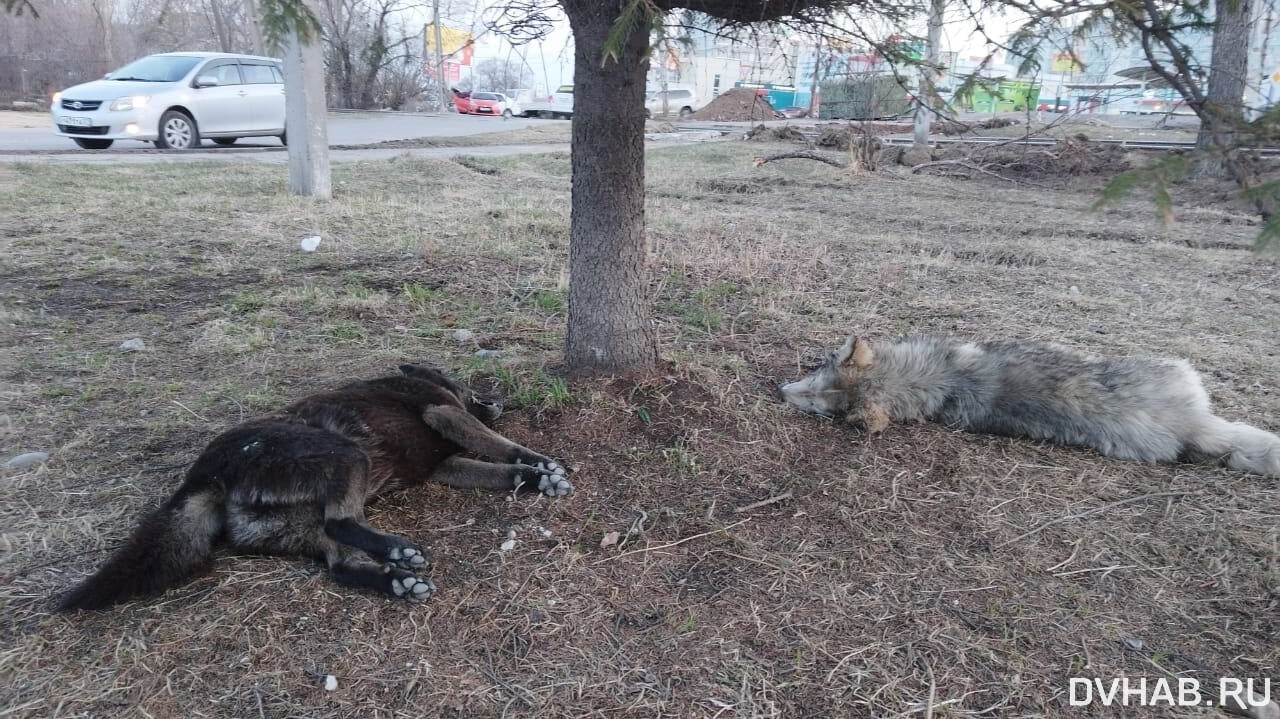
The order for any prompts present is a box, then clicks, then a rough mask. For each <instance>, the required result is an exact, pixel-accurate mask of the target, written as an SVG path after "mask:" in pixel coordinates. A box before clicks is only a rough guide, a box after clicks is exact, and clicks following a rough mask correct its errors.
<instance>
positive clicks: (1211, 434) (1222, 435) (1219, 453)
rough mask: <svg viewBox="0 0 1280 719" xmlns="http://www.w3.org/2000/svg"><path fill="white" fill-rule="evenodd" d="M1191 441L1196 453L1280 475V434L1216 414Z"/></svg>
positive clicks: (1246, 469) (1247, 469)
mask: <svg viewBox="0 0 1280 719" xmlns="http://www.w3.org/2000/svg"><path fill="white" fill-rule="evenodd" d="M1188 444H1189V447H1190V449H1192V450H1193V452H1194V453H1195V454H1197V455H1199V456H1202V457H1205V458H1210V459H1216V460H1218V461H1220V462H1222V463H1223V464H1225V465H1226V466H1228V467H1230V468H1231V469H1235V470H1239V471H1241V472H1252V473H1254V474H1261V475H1263V476H1267V477H1277V478H1280V437H1277V436H1276V435H1274V434H1272V433H1270V432H1268V431H1266V430H1264V429H1258V428H1257V427H1254V426H1253V425H1248V424H1245V423H1243V422H1229V421H1227V420H1225V419H1222V418H1221V417H1213V418H1212V421H1211V422H1210V423H1209V424H1207V425H1206V426H1205V427H1203V428H1202V430H1201V432H1200V433H1199V434H1198V435H1197V436H1195V437H1192V438H1191V440H1190V442H1189V443H1188Z"/></svg>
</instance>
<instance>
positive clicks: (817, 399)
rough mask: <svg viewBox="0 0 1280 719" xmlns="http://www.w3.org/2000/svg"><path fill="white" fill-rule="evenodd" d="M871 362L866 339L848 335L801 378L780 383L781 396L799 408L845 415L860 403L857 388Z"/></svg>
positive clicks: (872, 359) (855, 412) (850, 412)
mask: <svg viewBox="0 0 1280 719" xmlns="http://www.w3.org/2000/svg"><path fill="white" fill-rule="evenodd" d="M874 363H875V353H874V352H872V351H871V345H870V344H868V343H867V341H866V340H863V339H859V338H858V337H854V336H852V335H851V336H850V337H849V339H847V340H845V343H844V344H842V345H840V348H839V349H837V350H836V351H835V352H832V353H831V354H829V355H827V361H826V362H825V363H824V364H823V365H822V366H821V367H819V368H818V369H817V370H815V371H814V372H813V373H812V374H810V375H809V376H808V377H805V378H804V379H800V380H796V381H795V382H790V383H788V384H784V385H782V399H783V401H785V402H786V403H787V404H789V405H791V406H792V407H795V408H796V409H798V410H801V411H803V412H809V413H812V414H820V415H822V416H823V417H833V418H836V419H845V418H847V417H849V415H850V414H859V413H858V412H857V411H856V410H857V409H858V407H859V406H860V405H861V404H863V402H862V399H861V396H860V393H859V391H858V382H859V380H860V379H861V378H862V375H863V374H865V373H866V371H867V370H868V369H870V368H871V366H872V365H873V364H874Z"/></svg>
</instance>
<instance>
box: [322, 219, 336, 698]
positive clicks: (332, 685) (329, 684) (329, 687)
mask: <svg viewBox="0 0 1280 719" xmlns="http://www.w3.org/2000/svg"><path fill="white" fill-rule="evenodd" d="M317 239H319V238H317ZM337 688H338V678H337V677H335V676H334V675H332V674H329V675H326V676H325V678H324V690H325V691H327V692H331V691H333V690H334V689H337Z"/></svg>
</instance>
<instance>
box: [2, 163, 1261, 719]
mask: <svg viewBox="0 0 1280 719" xmlns="http://www.w3.org/2000/svg"><path fill="white" fill-rule="evenodd" d="M765 149H768V148H765ZM761 150H762V148H761V146H760V145H758V144H752V145H744V144H736V143H716V144H711V145H704V146H697V147H685V148H675V149H669V150H663V151H658V152H652V153H651V154H650V158H649V170H648V186H649V190H650V192H649V203H648V226H649V236H650V238H651V240H652V246H653V253H652V257H653V266H652V269H651V274H652V278H653V285H652V296H653V305H654V308H655V312H656V319H657V322H658V326H659V330H660V337H661V342H662V353H663V355H664V357H665V358H666V359H667V360H668V361H669V365H668V366H667V367H666V368H665V369H664V371H662V372H661V373H659V375H658V376H657V377H655V378H653V379H651V380H649V381H645V382H638V383H637V382H622V381H617V380H615V381H595V382H581V383H570V384H568V385H567V386H566V385H565V384H564V383H563V382H561V381H560V380H559V379H558V378H557V375H556V371H557V368H556V364H555V363H556V362H557V359H558V356H559V352H560V346H561V341H562V337H563V332H564V321H565V307H564V304H565V298H566V292H565V288H566V285H567V277H566V261H567V259H566V258H567V247H566V238H567V235H568V213H569V193H568V176H569V160H568V157H567V155H565V154H563V153H560V154H550V155H541V156H526V157H508V158H496V159H494V158H488V159H484V160H466V161H465V162H457V161H416V160H410V159H404V158H400V159H397V160H394V161H390V162H375V163H362V164H350V165H341V166H338V167H337V168H336V169H335V173H334V174H335V178H334V179H335V187H336V198H335V199H334V200H333V201H332V202H329V203H324V204H315V203H312V202H309V201H306V200H302V199H297V198H293V197H291V196H290V195H289V194H288V192H287V190H286V186H285V182H284V171H283V169H281V168H278V167H266V166H258V165H245V166H237V165H229V164H210V165H187V164H184V165H163V164H162V165H149V166H144V165H135V166H121V167H104V166H93V167H87V166H70V165H61V166H56V167H46V166H41V165H35V164H32V165H9V166H2V167H0V323H2V324H3V332H0V353H2V354H0V398H2V399H3V403H4V406H3V407H2V408H0V457H3V458H6V459H7V458H9V457H11V456H13V455H16V454H18V453H20V452H25V451H30V450H44V451H48V452H49V453H50V454H51V455H52V457H51V459H50V460H49V462H48V463H46V464H44V465H43V466H40V467H38V468H31V469H25V470H21V471H15V470H11V469H10V470H0V472H4V474H3V475H0V533H2V534H0V716H2V717H41V718H47V717H155V718H161V717H200V716H204V717H247V718H249V719H253V718H254V717H261V718H264V719H265V718H268V717H275V718H283V717H370V718H372V717H386V718H388V719H389V718H391V717H514V716H524V717H548V718H558V717H588V716H593V717H605V716H608V717H619V716H629V717H659V716H666V717H720V718H722V719H730V718H731V717H872V716H874V717H926V716H935V717H942V716H948V717H962V716H963V717H970V716H974V717H976V716H984V717H1035V716H1053V717H1080V716H1115V715H1117V710H1116V709H1114V708H1113V709H1104V708H1102V707H1100V706H1097V705H1095V706H1092V707H1085V708H1075V707H1070V706H1068V704H1067V697H1066V689H1067V678H1068V677H1070V676H1076V675H1083V676H1096V677H1102V678H1111V677H1116V676H1130V677H1135V678H1136V677H1148V678H1152V679H1154V678H1156V677H1162V676H1167V675H1168V674H1169V673H1173V674H1179V675H1181V674H1185V675H1188V676H1194V677H1197V678H1199V679H1201V680H1203V681H1205V682H1209V681H1215V682H1216V680H1217V678H1218V677H1220V676H1234V677H1253V678H1264V677H1272V678H1276V677H1277V675H1278V674H1280V642H1278V640H1277V637H1280V534H1278V531H1280V530H1278V529H1277V527H1278V525H1280V521H1278V519H1280V514H1278V513H1277V506H1280V501H1278V500H1280V491H1278V489H1277V488H1278V486H1280V483H1278V482H1277V481H1276V480H1265V479H1261V478H1258V477H1250V476H1244V475H1240V474H1233V473H1229V472H1226V471H1224V470H1220V469H1217V468H1213V467H1201V466H1192V465H1171V466H1146V465H1141V464H1135V463H1131V462H1123V461H1117V460H1109V459H1103V458H1100V457H1098V456H1096V455H1094V454H1091V453H1090V452H1086V451H1080V450H1074V449H1064V448H1058V447H1052V446H1047V445H1042V444H1037V443H1034V442H1030V441H1024V440H1019V439H1010V438H999V437H987V436H979V435H970V434H962V433H957V432H952V431H948V430H946V429H944V428H942V427H939V426H936V425H923V426H897V427H893V428H891V429H890V431H889V432H887V433H886V434H885V435H883V436H881V437H878V438H867V437H865V436H862V435H860V434H858V433H856V432H854V431H852V430H850V429H848V428H846V427H841V426H837V425H834V424H832V423H830V422H827V421H825V420H820V419H817V418H814V417H809V416H804V415H800V414H798V413H796V412H794V411H789V410H787V409H785V408H783V407H782V406H780V405H779V403H778V402H777V400H776V398H775V396H774V389H773V388H774V387H775V386H776V383H777V382H779V381H780V380H785V379H790V378H794V377H796V376H797V375H798V374H800V373H801V372H802V371H803V370H804V368H805V367H806V366H809V365H810V364H811V363H812V362H814V361H815V360H816V359H817V358H819V357H820V356H821V354H822V353H823V351H824V350H826V349H829V348H830V347H831V346H832V345H833V344H835V343H836V342H837V341H838V340H839V339H840V338H841V336H842V335H843V334H844V333H847V332H849V331H852V330H857V331H859V332H862V333H865V334H868V335H870V336H873V337H879V338H889V337H892V336H894V335H897V334H899V333H904V332H924V331H938V332H954V333H960V334H963V335H966V336H970V337H977V338H987V337H1003V336H1013V337H1022V338H1029V339H1043V340H1055V341H1059V342H1063V343H1066V344H1068V345H1071V346H1074V347H1079V348H1083V349H1088V350H1093V351H1098V352H1110V353H1139V352H1141V353H1159V354H1172V355H1180V356H1184V357H1187V358H1189V359H1190V360H1191V361H1192V362H1193V363H1194V364H1195V365H1196V366H1198V367H1199V368H1200V369H1201V371H1202V372H1203V374H1204V376H1205V381H1206V384H1207V385H1208V386H1209V388H1210V390H1211V392H1212V394H1213V396H1214V400H1215V402H1216V403H1217V404H1218V406H1219V408H1220V411H1221V412H1222V414H1224V415H1226V416H1227V417H1230V418H1232V419H1241V420H1248V421H1250V422H1252V423H1254V424H1258V425H1260V426H1264V427H1269V428H1271V429H1272V430H1275V429H1280V372H1278V371H1277V370H1278V369H1280V361H1278V359H1277V344H1278V341H1280V262H1278V261H1277V259H1276V258H1275V257H1274V256H1260V255H1257V254H1254V253H1252V252H1250V251H1249V250H1248V248H1249V246H1250V244H1251V242H1252V239H1253V236H1254V233H1255V231H1256V227H1255V226H1252V225H1251V224H1250V222H1249V218H1248V217H1246V216H1244V215H1241V214H1237V213H1236V212H1235V211H1233V210H1231V209H1224V208H1219V207H1214V206H1211V205H1207V204H1205V203H1203V202H1201V203H1200V204H1199V205H1197V206H1195V207H1189V208H1186V209H1182V210H1180V211H1179V214H1178V218H1177V221H1176V223H1174V224H1173V225H1171V226H1169V227H1167V228H1162V227H1160V226H1158V225H1156V224H1154V222H1153V218H1154V215H1155V213H1154V212H1153V210H1152V208H1151V206H1149V205H1145V204H1142V203H1140V202H1137V201H1135V203H1134V204H1126V205H1122V206H1120V207H1118V208H1115V209H1109V210H1106V211H1103V212H1100V213H1091V212H1089V211H1088V207H1089V205H1090V204H1091V202H1092V201H1093V199H1094V197H1095V193H1094V189H1095V185H1096V182H1095V181H1094V180H1087V181H1081V182H1078V183H1076V186H1075V187H1073V188H1066V189H1061V190H1058V191H1048V190H1045V189H1040V188H1030V189H1020V188H1015V187H1011V186H1009V185H1007V184H1002V183H999V182H998V181H996V180H992V181H991V182H986V181H983V182H976V181H975V182H965V181H959V180H948V179H942V178H933V177H922V176H909V175H905V174H893V173H882V174H876V175H852V176H851V175H847V174H844V173H842V172H841V171H839V170H835V169H833V168H829V167H826V166H820V165H816V164H814V163H805V162H796V161H793V162H790V163H788V162H779V163H773V164H770V165H767V166H765V167H763V168H760V169H752V168H751V163H750V160H751V157H752V156H753V155H755V154H758V153H759V152H761ZM491 170H496V173H493V174H486V173H489V171H491ZM1199 192H1200V191H1199V189H1197V188H1188V189H1187V190H1186V191H1185V192H1184V194H1186V195H1188V196H1190V197H1195V196H1197V194H1198V193H1199ZM310 234H319V235H320V236H321V237H322V238H323V241H322V243H321V245H320V248H319V251H317V252H315V253H312V254H308V253H304V252H302V251H300V250H299V249H298V240H299V238H300V237H303V236H306V235H310ZM1073 287H1074V288H1077V289H1078V292H1076V291H1073V289H1072V288H1073ZM454 328H468V329H471V330H473V331H474V332H475V340H474V341H472V342H469V343H466V344H460V343H457V342H455V341H453V339H452V338H451V332H452V329H454ZM134 337H139V338H142V339H143V340H144V341H145V342H146V349H145V350H143V351H141V352H134V353H128V352H123V351H121V350H120V349H119V345H120V344H121V342H123V341H125V340H127V339H130V338H134ZM477 348H489V349H498V350H501V351H502V353H503V354H502V357H501V358H500V359H499V360H492V359H485V360H478V359H476V358H475V357H474V352H475V350H476V349H477ZM406 360H408V361H430V362H436V363H439V364H441V365H444V366H447V367H450V368H452V369H453V370H454V371H455V372H457V373H459V374H461V375H462V376H464V377H469V378H471V379H472V380H473V381H474V382H476V383H477V384H479V385H483V386H485V387H487V388H498V389H500V390H501V391H502V392H503V393H504V394H505V395H507V397H508V401H509V404H510V405H511V406H512V409H511V411H510V413H509V415H508V416H506V417H505V418H504V419H502V420H500V422H499V428H500V429H501V430H503V431H505V432H506V433H507V434H509V435H510V436H512V437H514V438H515V439H517V440H518V441H521V442H523V443H525V444H528V445H530V446H532V447H534V448H537V449H539V450H541V451H543V452H546V453H548V454H551V455H553V456H556V457H558V458H562V459H563V460H565V461H566V462H567V463H568V464H569V465H570V466H572V467H575V468H576V469H577V473H576V475H575V483H576V485H577V487H578V491H577V492H576V493H575V494H573V495H572V496H570V497H569V498H567V499H565V500H563V501H558V502H553V501H549V500H546V499H526V498H525V497H523V496H522V497H520V498H518V499H516V500H515V501H512V500H511V498H509V497H508V496H505V495H501V494H482V493H464V492H460V491H457V490H451V489H448V488H445V487H440V486H425V487H421V488H417V489H412V490H408V491H405V492H403V493H400V494H397V495H394V496H391V497H388V498H387V499H385V500H383V501H381V502H379V503H377V504H375V505H374V506H373V507H372V508H371V513H370V516H371V519H372V521H373V522H374V523H375V524H376V525H378V526H380V527H383V528H385V529H387V530H389V531H395V532H397V533H401V534H405V535H408V536H411V537H415V538H417V539H419V540H420V541H422V542H423V543H424V544H425V545H426V546H427V548H428V550H429V551H430V552H432V554H433V558H434V561H435V564H434V567H433V569H432V576H433V578H434V580H435V581H436V583H437V584H438V585H439V586H440V588H441V591H440V594H439V595H438V596H437V597H436V598H435V599H434V600H433V601H431V602H430V603H428V604H425V605H420V606H412V605H406V604H402V603H398V602H395V601H391V600H388V599H386V598H384V597H381V596H375V595H372V594H367V593H361V592H357V591H350V590H347V589H344V588H340V587H338V586H336V585H334V584H332V583H331V582H330V581H329V580H328V579H327V578H326V577H325V574H324V572H323V571H322V568H320V567H319V566H317V565H314V564H312V563H310V562H309V561H307V560H303V559H294V558H270V557H246V556H230V555H227V554H222V555H219V556H218V557H217V559H216V560H215V561H214V563H213V564H212V566H211V567H210V569H209V570H208V571H207V572H205V573H204V574H202V575H201V576H199V577H198V578H196V579H194V580H192V581H190V582H188V583H186V584H184V585H182V586H178V587H175V588H173V589H172V590H171V591H169V592H168V593H166V594H165V595H163V596H162V597H157V598H152V599H149V600H144V601H137V602H132V603H129V604H126V605H124V606H122V607H119V608H116V609H115V610H112V611H105V612H96V613H84V614H79V615H73V616H55V615H51V614H50V611H49V607H50V601H51V600H52V599H53V598H56V597H57V596H58V594H59V593H60V592H63V591H65V590H66V589H67V588H68V587H69V586H71V585H72V584H73V583H75V582H77V581H79V580H80V579H81V578H83V577H84V576H85V574H86V573H87V572H89V571H91V570H92V569H93V568H94V567H95V566H96V565H97V564H98V563H99V562H100V561H102V560H103V559H104V557H105V556H106V552H107V551H109V550H110V549H111V548H112V547H114V546H115V545H117V544H118V543H119V542H120V541H121V540H122V539H123V537H124V536H125V534H126V533H127V532H128V531H129V530H130V529H131V528H132V526H133V523H134V521H135V520H136V518H137V517H138V515H139V514H140V513H141V512H143V511H144V510H146V509H147V508H149V507H151V506H153V505H154V504H155V503H157V502H158V501H160V499H161V498H162V497H164V496H165V495H166V494H167V493H169V492H170V491H171V490H172V489H173V488H174V487H175V486H176V484H177V482H178V481H179V478H180V476H181V472H182V471H183V470H182V467H183V466H184V465H185V464H186V463H187V462H189V461H191V460H192V459H193V458H194V456H195V455H196V454H197V453H198V452H199V450H200V449H201V448H202V447H203V445H204V444H205V443H206V442H208V441H209V440H210V439H211V438H212V437H213V436H214V435H215V434H216V433H218V432H219V431H221V430H223V429H225V428H227V427H229V426H230V425H232V424H234V423H236V422H238V421H240V420H242V419H244V418H247V417H249V416H252V415H253V414H254V413H257V412H261V411H265V410H268V409H271V408H274V407H277V406H280V405H281V404H282V403H284V402H286V401H287V400H289V399H291V398H295V397H299V396H301V395H303V394H305V393H308V392H312V391H315V390H317V389H320V388H325V387H329V386H332V385H334V384H336V383H339V382H342V381H344V380H347V379H349V378H352V377H368V376H375V375H378V374H380V373H383V372H386V371H388V370H391V369H393V368H394V367H395V366H396V364H398V363H400V362H403V361H406ZM786 493H789V494H790V498H789V499H785V500H783V501H778V502H775V503H772V504H768V505H766V506H763V507H760V508H757V509H751V510H748V511H745V512H740V511H738V508H740V507H744V506H746V505H751V504H753V503H756V502H759V501H761V500H764V499H768V498H771V497H777V496H779V495H783V494H786ZM508 530H514V531H515V532H516V534H517V545H516V548H515V550H513V551H510V552H505V553H504V552H501V551H499V545H500V544H501V543H502V541H503V539H505V537H506V535H507V532H508ZM608 532H619V533H620V534H621V536H622V541H621V542H620V544H619V545H618V546H614V547H608V548H601V547H600V543H601V542H600V540H601V537H602V536H603V535H605V534H606V533H608ZM328 675H333V676H334V677H336V679H337V683H338V686H337V689H336V690H334V691H325V689H324V688H323V685H324V681H325V677H326V676H328ZM1130 712H1131V713H1133V714H1134V715H1141V716H1149V715H1167V716H1192V715H1195V716H1205V715H1209V716H1212V715H1213V714H1212V713H1209V714H1205V713H1203V712H1202V711H1200V710H1195V711H1192V710H1167V709H1166V710H1160V711H1154V712H1152V711H1148V710H1130Z"/></svg>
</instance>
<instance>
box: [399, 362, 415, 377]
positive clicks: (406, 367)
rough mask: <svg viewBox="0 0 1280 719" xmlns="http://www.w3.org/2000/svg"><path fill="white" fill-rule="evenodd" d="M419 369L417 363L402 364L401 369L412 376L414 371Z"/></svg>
mask: <svg viewBox="0 0 1280 719" xmlns="http://www.w3.org/2000/svg"><path fill="white" fill-rule="evenodd" d="M417 369H418V366H417V365H411V364H402V365H400V371H401V372H403V373H404V374H407V375H410V376H412V375H413V373H414V371H416V370H417Z"/></svg>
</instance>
